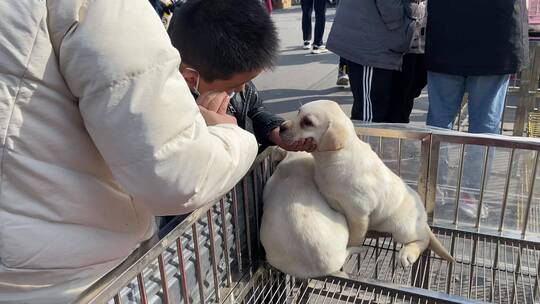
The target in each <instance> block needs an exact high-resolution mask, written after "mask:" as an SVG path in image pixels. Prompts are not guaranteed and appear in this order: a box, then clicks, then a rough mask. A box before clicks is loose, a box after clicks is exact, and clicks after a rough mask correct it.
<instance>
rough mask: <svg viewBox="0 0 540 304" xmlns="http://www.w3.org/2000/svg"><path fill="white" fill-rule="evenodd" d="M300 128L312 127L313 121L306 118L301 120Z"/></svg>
mask: <svg viewBox="0 0 540 304" xmlns="http://www.w3.org/2000/svg"><path fill="white" fill-rule="evenodd" d="M302 127H308V128H309V127H313V121H312V120H311V119H309V118H307V117H306V118H304V119H302Z"/></svg>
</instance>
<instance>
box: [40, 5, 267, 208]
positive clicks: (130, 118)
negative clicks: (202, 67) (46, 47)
mask: <svg viewBox="0 0 540 304" xmlns="http://www.w3.org/2000/svg"><path fill="white" fill-rule="evenodd" d="M74 2H77V3H78V4H77V5H74V4H73V3H74ZM49 14H50V18H49V28H50V30H51V37H52V39H53V45H54V47H55V51H56V52H57V56H58V58H59V65H60V70H61V72H62V74H63V75H64V77H65V80H66V82H67V84H68V86H69V88H70V90H71V92H72V94H74V95H75V97H77V98H78V100H79V109H80V112H81V115H82V117H83V119H84V123H85V126H86V128H87V130H88V132H89V133H90V135H91V137H92V139H93V140H94V142H95V144H96V146H97V147H98V149H99V152H100V153H101V154H102V156H103V158H104V159H105V161H106V162H107V164H108V165H109V167H110V168H111V170H112V173H113V174H114V176H115V178H116V179H117V180H118V182H119V183H120V185H121V186H122V187H123V188H124V189H125V191H126V192H127V193H128V194H129V195H130V196H132V198H133V200H134V201H135V202H138V203H142V204H143V205H145V206H146V207H147V208H148V209H149V210H150V211H151V213H153V214H154V215H168V214H179V213H185V212H189V211H192V210H194V209H196V208H198V207H200V206H202V205H204V204H206V203H209V202H211V201H212V200H214V199H216V198H218V197H219V196H221V195H223V194H225V193H226V192H227V191H228V190H230V189H231V188H232V187H233V186H234V185H235V183H237V182H238V181H239V180H240V178H241V177H242V176H243V175H244V174H245V173H246V172H247V171H248V169H249V167H250V166H251V164H252V162H253V160H254V158H255V156H256V153H257V143H256V140H255V138H254V137H253V135H251V134H250V133H248V132H246V131H244V130H242V129H240V128H239V127H237V126H234V125H225V124H224V125H218V126H213V127H207V126H206V124H205V122H204V120H203V118H202V116H201V115H200V113H199V110H198V108H197V106H196V104H195V101H194V100H193V97H192V96H191V94H190V92H189V89H188V87H187V85H186V84H185V82H184V80H183V79H182V77H181V75H180V73H179V64H180V57H179V55H178V52H177V51H176V49H174V48H173V47H172V46H171V44H170V42H169V39H168V36H167V34H166V32H165V30H164V28H163V25H162V24H161V22H160V20H159V18H158V17H156V15H155V13H154V12H153V10H152V9H151V8H150V6H149V4H148V1H147V0H114V1H110V0H88V1H82V0H79V1H73V0H69V1H68V0H64V1H63V0H58V1H49Z"/></svg>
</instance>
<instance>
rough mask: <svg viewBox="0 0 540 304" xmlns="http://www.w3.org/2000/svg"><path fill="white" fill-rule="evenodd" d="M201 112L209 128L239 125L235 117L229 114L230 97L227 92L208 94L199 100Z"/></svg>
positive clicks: (202, 95)
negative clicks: (221, 125) (220, 125)
mask: <svg viewBox="0 0 540 304" xmlns="http://www.w3.org/2000/svg"><path fill="white" fill-rule="evenodd" d="M197 104H198V105H199V110H200V111H201V114H202V116H203V118H204V120H205V121H206V124H207V125H208V126H214V125H219V124H235V125H236V124H237V123H236V118H235V117H234V116H231V115H228V114H227V107H228V106H229V96H228V95H227V93H225V92H221V93H218V92H206V93H204V94H201V96H199V98H197Z"/></svg>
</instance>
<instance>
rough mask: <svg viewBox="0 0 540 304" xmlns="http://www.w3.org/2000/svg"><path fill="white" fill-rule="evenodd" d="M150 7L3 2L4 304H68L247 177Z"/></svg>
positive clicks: (249, 146)
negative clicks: (164, 225) (160, 219)
mask: <svg viewBox="0 0 540 304" xmlns="http://www.w3.org/2000/svg"><path fill="white" fill-rule="evenodd" d="M179 64H180V57H179V55H178V53H177V51H176V50H175V49H174V48H173V47H172V46H171V44H170V42H169V40H168V37H167V34H166V32H165V30H164V28H163V25H162V24H161V22H160V20H159V18H158V17H156V14H155V12H154V11H153V9H152V8H151V6H150V5H149V3H148V1H147V0H113V1H111V0H17V1H13V0H0V139H1V149H0V153H1V155H0V162H1V163H0V166H1V167H0V170H1V171H0V173H1V176H0V177H1V180H0V303H34V302H35V303H64V302H68V301H70V300H72V299H73V298H74V297H76V296H77V294H78V293H79V292H80V291H82V290H83V289H84V288H85V287H87V286H88V285H89V284H91V283H92V282H94V281H95V280H96V279H98V278H99V277H100V276H102V275H103V274H104V273H106V272H107V271H108V270H110V269H111V268H112V267H114V266H116V265H118V264H119V263H120V262H122V260H123V259H124V258H125V257H126V256H127V255H129V254H130V253H131V252H132V251H133V249H135V248H136V247H137V246H138V244H139V243H140V242H141V241H143V240H145V239H147V238H148V237H149V236H150V235H151V234H152V233H153V232H154V229H153V226H154V225H153V222H154V220H153V216H154V215H167V214H179V213H185V212H189V211H191V210H193V209H196V208H197V207H200V206H202V205H204V204H207V203H209V202H211V201H212V200H213V199H215V198H217V197H218V196H221V195H223V194H224V193H225V192H227V191H228V190H229V189H230V188H231V187H233V185H234V184H235V183H236V182H237V181H238V180H239V179H240V178H241V177H242V176H243V175H244V174H245V173H246V171H247V170H248V169H249V167H250V165H251V163H252V161H253V160H254V158H255V155H256V151H257V143H256V141H255V138H254V137H253V136H252V135H251V134H249V133H248V132H246V131H243V130H241V129H240V128H238V127H237V126H233V125H219V126H214V127H207V126H206V124H205V122H204V120H203V118H202V116H201V115H200V113H199V112H198V108H197V106H196V104H195V102H194V100H193V98H192V96H191V94H190V92H189V90H188V88H187V86H186V84H185V83H184V81H183V80H182V78H181V76H180V74H179V71H178V67H179Z"/></svg>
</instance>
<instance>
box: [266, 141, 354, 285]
mask: <svg viewBox="0 0 540 304" xmlns="http://www.w3.org/2000/svg"><path fill="white" fill-rule="evenodd" d="M273 149H274V151H273V152H272V156H273V160H274V161H275V160H276V158H277V160H279V159H283V160H282V161H281V162H280V163H279V165H278V166H277V168H276V170H275V172H274V174H272V176H271V177H270V179H269V180H268V182H267V183H266V186H265V188H264V193H263V201H264V207H263V216H262V222H261V243H262V244H263V246H264V249H265V250H266V258H267V260H268V262H269V263H270V265H272V266H274V267H276V268H277V269H279V270H281V271H282V272H284V273H287V274H290V275H293V276H295V277H298V278H313V277H320V276H325V275H329V274H338V273H339V274H341V275H343V273H340V269H341V267H342V266H343V264H344V263H345V259H346V258H347V256H348V255H349V253H353V252H356V251H357V249H351V250H348V249H347V242H348V240H349V231H348V227H347V222H346V220H345V217H344V216H343V215H341V214H340V213H338V212H336V211H334V210H333V209H331V208H330V207H329V205H328V204H327V202H326V201H325V200H324V198H323V197H322V195H321V194H320V193H319V190H318V189H317V187H316V185H315V182H314V181H313V175H314V168H315V166H314V161H313V157H312V156H311V155H310V154H309V153H306V152H286V151H284V150H281V149H279V148H273Z"/></svg>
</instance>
